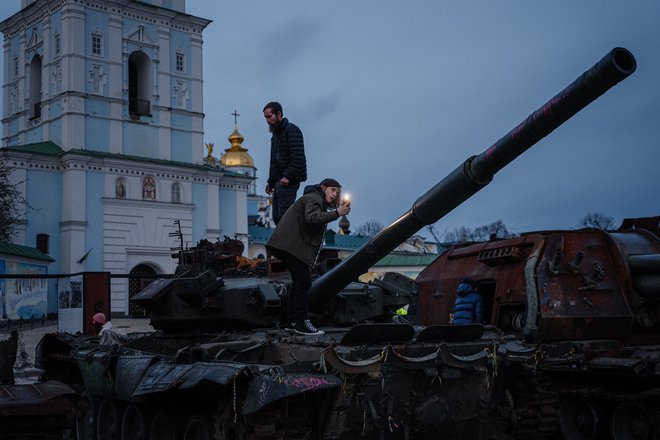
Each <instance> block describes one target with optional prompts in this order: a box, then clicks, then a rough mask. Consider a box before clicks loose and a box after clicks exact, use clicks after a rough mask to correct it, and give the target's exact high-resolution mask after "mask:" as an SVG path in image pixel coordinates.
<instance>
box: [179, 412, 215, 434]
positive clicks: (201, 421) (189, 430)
mask: <svg viewBox="0 0 660 440" xmlns="http://www.w3.org/2000/svg"><path fill="white" fill-rule="evenodd" d="M212 426H213V425H212V424H211V422H210V421H209V419H208V417H204V416H201V415H194V416H192V417H190V419H188V423H187V424H186V430H185V432H184V433H183V440H211V439H213V428H212Z"/></svg>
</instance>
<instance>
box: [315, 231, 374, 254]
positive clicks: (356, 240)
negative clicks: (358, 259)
mask: <svg viewBox="0 0 660 440" xmlns="http://www.w3.org/2000/svg"><path fill="white" fill-rule="evenodd" d="M369 240H370V237H362V236H359V235H346V234H338V233H336V232H335V231H333V230H332V229H328V230H327V231H326V232H325V248H326V249H347V250H348V249H358V248H359V247H360V246H362V245H363V244H365V243H366V242H368V241H369Z"/></svg>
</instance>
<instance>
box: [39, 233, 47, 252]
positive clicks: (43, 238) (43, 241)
mask: <svg viewBox="0 0 660 440" xmlns="http://www.w3.org/2000/svg"><path fill="white" fill-rule="evenodd" d="M37 249H39V250H40V251H41V252H43V253H44V254H47V253H48V234H37Z"/></svg>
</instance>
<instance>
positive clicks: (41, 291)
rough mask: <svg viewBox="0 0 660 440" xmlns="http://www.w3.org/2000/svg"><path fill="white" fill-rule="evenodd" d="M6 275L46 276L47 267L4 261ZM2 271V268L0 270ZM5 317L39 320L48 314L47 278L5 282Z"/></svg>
mask: <svg viewBox="0 0 660 440" xmlns="http://www.w3.org/2000/svg"><path fill="white" fill-rule="evenodd" d="M2 263H3V265H4V266H5V267H4V273H8V274H21V275H46V274H47V273H48V271H47V267H46V266H41V265H37V264H28V263H18V262H15V261H3V262H2ZM0 270H2V268H0ZM3 284H4V285H3V287H2V292H3V294H2V296H3V297H4V309H3V315H4V314H6V316H7V318H9V319H20V318H23V319H31V318H34V319H39V318H41V317H43V316H44V315H45V314H46V312H47V306H48V280H47V279H46V278H32V279H6V280H3Z"/></svg>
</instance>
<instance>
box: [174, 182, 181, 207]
mask: <svg viewBox="0 0 660 440" xmlns="http://www.w3.org/2000/svg"><path fill="white" fill-rule="evenodd" d="M172 203H181V185H180V184H178V183H173V184H172Z"/></svg>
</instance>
